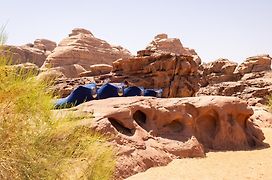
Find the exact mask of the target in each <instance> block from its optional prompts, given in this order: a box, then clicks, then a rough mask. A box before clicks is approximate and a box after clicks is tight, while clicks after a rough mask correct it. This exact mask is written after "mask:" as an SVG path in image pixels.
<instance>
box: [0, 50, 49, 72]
mask: <svg viewBox="0 0 272 180" xmlns="http://www.w3.org/2000/svg"><path fill="white" fill-rule="evenodd" d="M0 55H4V56H6V57H7V58H8V59H9V60H10V61H11V63H12V64H22V63H27V62H29V63H33V64H36V65H37V66H38V67H41V66H42V65H43V63H44V61H45V59H46V55H45V52H44V51H42V50H40V49H37V48H34V47H29V46H26V45H25V46H10V45H4V46H2V47H1V50H0Z"/></svg>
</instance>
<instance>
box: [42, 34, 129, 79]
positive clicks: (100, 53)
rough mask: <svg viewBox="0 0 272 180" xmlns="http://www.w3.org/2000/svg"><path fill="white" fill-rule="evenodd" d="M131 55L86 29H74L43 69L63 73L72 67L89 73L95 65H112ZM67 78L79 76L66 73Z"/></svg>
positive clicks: (47, 60)
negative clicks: (57, 69) (57, 70)
mask: <svg viewBox="0 0 272 180" xmlns="http://www.w3.org/2000/svg"><path fill="white" fill-rule="evenodd" d="M130 56H131V54H130V52H129V51H128V50H126V49H124V48H122V47H121V46H112V45H110V44H109V43H107V42H106V41H104V40H101V39H98V38H96V37H94V36H93V34H92V33H91V32H90V31H88V30H85V29H74V30H72V33H71V34H69V37H67V38H64V39H63V40H62V41H61V42H60V43H59V45H58V47H56V48H55V49H54V51H53V53H52V54H50V55H49V56H48V57H47V59H46V62H45V63H44V65H43V68H55V67H63V68H59V70H60V71H61V72H63V71H65V68H69V67H70V66H75V65H77V66H80V67H82V69H84V71H89V70H90V66H91V65H94V64H111V63H112V62H113V61H115V60H117V59H119V58H128V57H130ZM63 73H64V74H65V75H66V76H67V77H78V74H80V73H81V72H78V74H74V73H71V74H69V73H65V72H63Z"/></svg>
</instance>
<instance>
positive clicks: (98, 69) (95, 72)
mask: <svg viewBox="0 0 272 180" xmlns="http://www.w3.org/2000/svg"><path fill="white" fill-rule="evenodd" d="M111 71H112V66H111V65H108V64H95V65H91V66H90V70H89V71H86V72H83V73H81V74H79V77H88V76H100V75H103V74H108V73H110V72H111Z"/></svg>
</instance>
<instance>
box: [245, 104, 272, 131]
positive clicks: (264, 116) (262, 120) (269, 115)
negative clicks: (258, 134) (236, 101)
mask: <svg viewBox="0 0 272 180" xmlns="http://www.w3.org/2000/svg"><path fill="white" fill-rule="evenodd" d="M252 109H253V110H254V114H253V116H251V117H250V119H251V120H252V121H253V122H254V123H255V124H257V125H258V126H259V127H261V128H272V111H271V109H270V110H269V109H266V108H263V107H252Z"/></svg>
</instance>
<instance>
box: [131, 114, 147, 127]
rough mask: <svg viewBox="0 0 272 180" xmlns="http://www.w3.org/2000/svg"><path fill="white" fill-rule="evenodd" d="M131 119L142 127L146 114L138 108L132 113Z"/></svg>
mask: <svg viewBox="0 0 272 180" xmlns="http://www.w3.org/2000/svg"><path fill="white" fill-rule="evenodd" d="M132 117H133V119H134V120H135V121H136V122H137V123H138V124H139V125H140V126H141V127H143V126H144V125H145V124H146V121H147V120H146V119H147V118H146V114H145V113H143V112H142V111H140V110H137V111H135V113H134V114H133V116H132Z"/></svg>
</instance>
